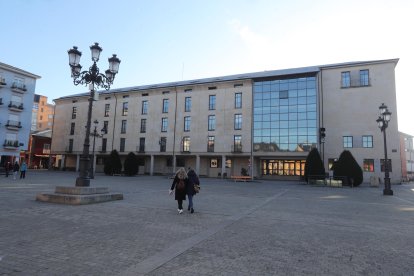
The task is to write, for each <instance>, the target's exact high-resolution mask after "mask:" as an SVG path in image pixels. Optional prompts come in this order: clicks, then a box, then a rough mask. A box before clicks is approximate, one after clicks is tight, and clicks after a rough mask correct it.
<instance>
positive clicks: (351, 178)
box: [333, 150, 364, 186]
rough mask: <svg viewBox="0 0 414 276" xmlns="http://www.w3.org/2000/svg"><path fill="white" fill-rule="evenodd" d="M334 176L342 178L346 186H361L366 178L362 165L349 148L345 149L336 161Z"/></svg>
mask: <svg viewBox="0 0 414 276" xmlns="http://www.w3.org/2000/svg"><path fill="white" fill-rule="evenodd" d="M333 176H334V178H335V179H341V180H342V185H344V186H351V185H352V186H359V185H361V183H362V181H363V180H364V176H363V172H362V169H361V167H360V166H359V164H358V162H357V161H356V160H355V158H354V157H353V156H352V153H351V152H350V151H348V150H344V151H343V152H342V153H341V155H340V156H339V159H338V161H336V162H335V165H334V166H333Z"/></svg>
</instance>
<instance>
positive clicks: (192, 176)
mask: <svg viewBox="0 0 414 276" xmlns="http://www.w3.org/2000/svg"><path fill="white" fill-rule="evenodd" d="M187 176H188V182H189V185H188V186H187V188H186V192H187V195H195V194H196V192H195V190H194V185H200V180H199V178H198V176H197V174H196V173H195V171H194V170H189V171H188V173H187Z"/></svg>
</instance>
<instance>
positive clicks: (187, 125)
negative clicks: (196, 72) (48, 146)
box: [69, 114, 243, 135]
mask: <svg viewBox="0 0 414 276" xmlns="http://www.w3.org/2000/svg"><path fill="white" fill-rule="evenodd" d="M108 124H109V121H104V125H103V128H102V130H103V133H104V134H106V133H108ZM242 124H243V117H242V114H235V115H234V129H235V130H241V129H242ZM190 130H191V117H190V116H186V117H184V131H185V132H189V131H190ZM208 130H209V131H215V130H216V115H209V116H208ZM167 131H168V118H162V119H161V132H167ZM126 132H127V120H122V121H121V133H126ZM146 132H147V119H141V126H140V133H146ZM69 134H70V135H74V134H75V123H74V122H72V123H71V125H70V132H69Z"/></svg>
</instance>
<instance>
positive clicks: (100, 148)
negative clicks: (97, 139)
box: [98, 146, 106, 153]
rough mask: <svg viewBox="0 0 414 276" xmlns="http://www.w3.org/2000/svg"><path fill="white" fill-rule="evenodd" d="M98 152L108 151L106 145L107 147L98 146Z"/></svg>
mask: <svg viewBox="0 0 414 276" xmlns="http://www.w3.org/2000/svg"><path fill="white" fill-rule="evenodd" d="M98 152H100V153H105V152H106V146H105V147H103V146H98Z"/></svg>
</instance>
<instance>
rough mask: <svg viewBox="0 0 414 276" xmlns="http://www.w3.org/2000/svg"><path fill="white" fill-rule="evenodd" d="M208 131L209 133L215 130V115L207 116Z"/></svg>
mask: <svg viewBox="0 0 414 276" xmlns="http://www.w3.org/2000/svg"><path fill="white" fill-rule="evenodd" d="M208 130H209V131H213V130H216V115H209V116H208Z"/></svg>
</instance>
